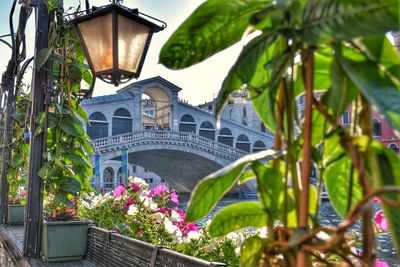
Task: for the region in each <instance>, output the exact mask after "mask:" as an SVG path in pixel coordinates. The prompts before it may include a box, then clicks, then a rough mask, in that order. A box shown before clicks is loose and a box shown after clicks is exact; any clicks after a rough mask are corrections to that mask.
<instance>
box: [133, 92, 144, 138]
mask: <svg viewBox="0 0 400 267" xmlns="http://www.w3.org/2000/svg"><path fill="white" fill-rule="evenodd" d="M132 93H133V94H134V96H135V97H134V100H133V101H134V112H133V131H134V132H135V131H141V130H143V129H142V94H143V92H142V90H135V91H133V92H132Z"/></svg>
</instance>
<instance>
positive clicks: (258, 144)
mask: <svg viewBox="0 0 400 267" xmlns="http://www.w3.org/2000/svg"><path fill="white" fill-rule="evenodd" d="M265 149H266V146H265V144H264V142H263V141H260V140H258V141H257V142H255V143H254V145H253V152H258V151H262V150H265Z"/></svg>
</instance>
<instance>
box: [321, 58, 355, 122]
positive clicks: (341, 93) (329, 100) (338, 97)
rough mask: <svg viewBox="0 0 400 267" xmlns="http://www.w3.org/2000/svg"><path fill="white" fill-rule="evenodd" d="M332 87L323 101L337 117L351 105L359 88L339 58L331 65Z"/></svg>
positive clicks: (335, 117)
mask: <svg viewBox="0 0 400 267" xmlns="http://www.w3.org/2000/svg"><path fill="white" fill-rule="evenodd" d="M330 72H331V80H332V88H330V89H329V90H328V91H327V92H326V93H325V94H324V96H323V97H322V101H323V102H324V103H325V104H326V106H327V107H328V108H329V110H330V111H331V113H332V115H333V118H334V119H337V118H339V116H341V115H342V114H343V113H344V112H345V111H346V110H347V109H348V107H349V105H350V104H351V102H352V101H353V100H354V99H355V98H356V96H357V88H356V87H355V85H354V83H353V82H352V81H351V80H350V79H349V77H348V76H347V75H346V74H345V73H344V72H343V69H342V68H341V67H340V65H339V63H338V62H337V59H335V60H334V61H333V62H332V65H331V67H330Z"/></svg>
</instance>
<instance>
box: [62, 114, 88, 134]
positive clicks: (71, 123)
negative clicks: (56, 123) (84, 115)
mask: <svg viewBox="0 0 400 267" xmlns="http://www.w3.org/2000/svg"><path fill="white" fill-rule="evenodd" d="M60 128H61V129H62V130H63V131H64V132H66V133H67V134H69V135H72V136H75V137H82V136H83V135H84V134H85V130H84V129H83V125H82V122H81V121H80V120H78V119H77V118H75V117H73V116H68V117H64V118H62V120H61V122H60Z"/></svg>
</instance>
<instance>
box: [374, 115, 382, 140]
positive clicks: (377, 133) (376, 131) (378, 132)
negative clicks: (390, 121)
mask: <svg viewBox="0 0 400 267" xmlns="http://www.w3.org/2000/svg"><path fill="white" fill-rule="evenodd" d="M372 124H373V130H374V136H381V135H382V129H381V128H382V127H381V122H380V121H379V120H378V119H377V118H374V119H373V120H372Z"/></svg>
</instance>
